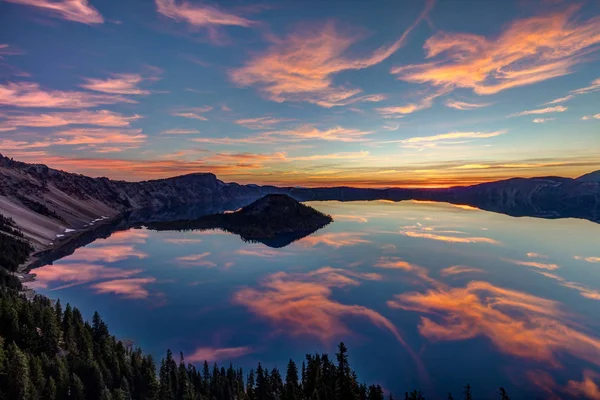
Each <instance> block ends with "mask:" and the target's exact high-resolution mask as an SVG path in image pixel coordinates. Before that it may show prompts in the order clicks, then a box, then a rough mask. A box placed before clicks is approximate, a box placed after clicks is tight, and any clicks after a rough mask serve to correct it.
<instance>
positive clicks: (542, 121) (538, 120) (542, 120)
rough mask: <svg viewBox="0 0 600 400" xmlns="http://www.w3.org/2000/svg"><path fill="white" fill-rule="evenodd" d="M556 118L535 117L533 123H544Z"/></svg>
mask: <svg viewBox="0 0 600 400" xmlns="http://www.w3.org/2000/svg"><path fill="white" fill-rule="evenodd" d="M555 119H556V118H534V119H533V123H534V124H544V123H546V122H548V121H554V120H555Z"/></svg>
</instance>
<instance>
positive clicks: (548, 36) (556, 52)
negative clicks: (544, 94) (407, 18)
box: [391, 5, 600, 95]
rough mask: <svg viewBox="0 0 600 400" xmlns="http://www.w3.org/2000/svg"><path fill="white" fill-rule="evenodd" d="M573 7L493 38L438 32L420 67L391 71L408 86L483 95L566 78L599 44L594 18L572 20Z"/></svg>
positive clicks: (515, 26)
mask: <svg viewBox="0 0 600 400" xmlns="http://www.w3.org/2000/svg"><path fill="white" fill-rule="evenodd" d="M578 10H579V6H577V5H575V6H570V7H568V8H566V9H565V10H564V11H562V12H557V13H552V14H546V15H542V16H535V17H531V18H525V19H520V20H516V21H514V22H512V23H511V24H510V25H508V27H507V28H506V29H505V30H504V32H502V33H501V34H500V35H499V36H498V37H496V38H486V37H484V36H481V35H475V34H469V33H446V32H439V33H436V34H435V35H433V36H432V37H430V38H429V39H428V40H427V41H426V42H425V45H424V50H425V53H426V56H427V59H435V60H432V61H429V62H426V63H424V64H417V65H408V66H401V67H396V68H393V69H392V70H391V73H392V74H395V75H397V76H398V78H399V79H401V80H404V81H407V82H413V83H427V84H430V85H433V86H437V87H444V88H449V89H455V88H469V89H472V90H473V91H474V92H475V93H476V94H479V95H489V94H494V93H498V92H500V91H502V90H506V89H510V88H514V87H519V86H525V85H530V84H534V83H537V82H542V81H545V80H547V79H551V78H555V77H558V76H563V75H567V74H569V73H570V72H571V71H572V67H573V66H574V65H576V64H577V63H580V62H583V61H585V58H584V56H585V55H586V54H588V53H589V52H590V51H593V50H595V48H594V47H593V46H595V45H597V44H598V43H600V17H594V18H590V19H587V20H580V19H577V20H576V19H575V13H576V12H577V11H578Z"/></svg>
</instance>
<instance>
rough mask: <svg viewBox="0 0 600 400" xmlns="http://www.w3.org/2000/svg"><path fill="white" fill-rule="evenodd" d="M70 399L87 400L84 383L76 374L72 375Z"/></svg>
mask: <svg viewBox="0 0 600 400" xmlns="http://www.w3.org/2000/svg"><path fill="white" fill-rule="evenodd" d="M69 399H73V400H85V391H84V388H83V382H82V381H81V379H80V378H79V377H78V376H77V375H75V374H72V375H71V386H70V388H69Z"/></svg>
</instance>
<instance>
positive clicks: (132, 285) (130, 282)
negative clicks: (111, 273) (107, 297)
mask: <svg viewBox="0 0 600 400" xmlns="http://www.w3.org/2000/svg"><path fill="white" fill-rule="evenodd" d="M154 282H156V278H130V279H115V280H112V281H104V282H99V283H96V284H94V285H92V288H94V289H96V292H97V293H114V294H116V295H121V296H123V297H125V298H128V299H145V298H147V297H148V296H149V295H150V293H149V292H148V290H147V289H146V288H145V287H144V286H145V285H147V284H149V283H154Z"/></svg>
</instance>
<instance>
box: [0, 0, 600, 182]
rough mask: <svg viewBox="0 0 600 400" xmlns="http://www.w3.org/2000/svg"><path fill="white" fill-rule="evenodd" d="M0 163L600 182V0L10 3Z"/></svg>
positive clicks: (1, 30) (149, 173) (138, 176)
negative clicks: (594, 177)
mask: <svg viewBox="0 0 600 400" xmlns="http://www.w3.org/2000/svg"><path fill="white" fill-rule="evenodd" d="M0 153H2V154H3V155H5V156H10V157H13V158H15V159H17V160H22V161H26V162H32V163H44V164H47V165H48V166H50V167H53V168H58V169H63V170H66V171H70V172H77V173H82V174H86V175H90V176H107V177H109V178H114V179H126V180H135V181H139V180H147V179H155V178H164V177H170V176H175V175H182V174H188V173H195V172H212V173H215V174H216V175H217V176H218V177H219V178H220V179H222V180H223V181H225V182H233V181H235V182H239V183H256V184H276V185H285V186H311V187H312V186H339V185H351V186H359V187H398V186H402V187H445V186H455V185H469V184H475V183H480V182H486V181H493V180H498V179H505V178H509V177H514V176H523V177H532V176H548V175H554V176H556V175H559V176H568V177H577V176H579V175H583V174H585V173H587V172H590V171H593V170H597V169H600V2H598V1H597V0H588V1H567V0H563V1H560V0H539V1H534V0H532V1H527V0H514V1H509V0H506V1H486V2H482V1H478V0H438V1H437V2H436V1H433V0H430V1H425V0H377V1H371V2H357V1H352V2H348V1H341V0H329V1H316V0H311V1H286V0H283V1H273V0H265V1H261V2H247V1H241V0H238V1H225V0H224V1H218V2H216V1H200V0H127V1H122V0H101V1H100V0H0Z"/></svg>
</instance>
